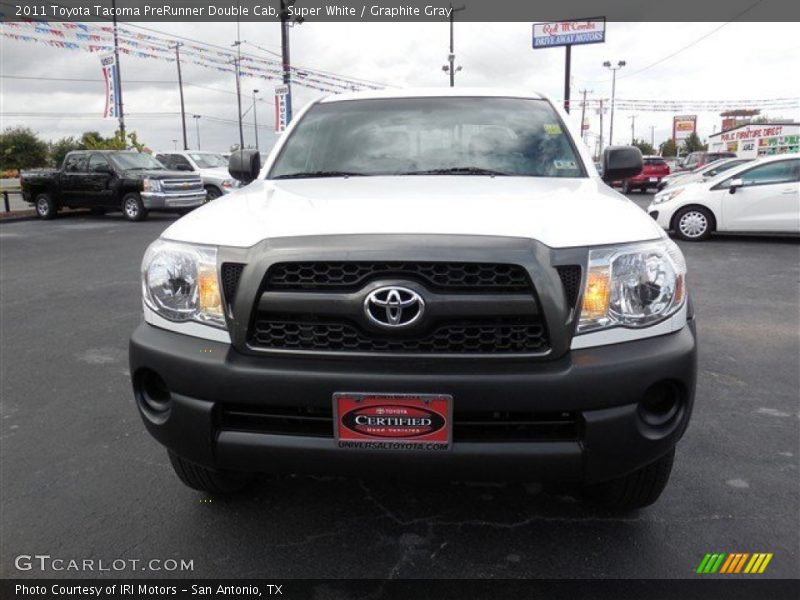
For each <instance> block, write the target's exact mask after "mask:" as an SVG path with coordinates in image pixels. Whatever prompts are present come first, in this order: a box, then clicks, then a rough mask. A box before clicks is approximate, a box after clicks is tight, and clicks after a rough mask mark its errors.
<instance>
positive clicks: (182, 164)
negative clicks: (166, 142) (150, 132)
mask: <svg viewBox="0 0 800 600" xmlns="http://www.w3.org/2000/svg"><path fill="white" fill-rule="evenodd" d="M156 158H157V159H158V160H159V161H160V162H161V163H162V164H163V165H164V166H165V167H167V168H168V169H172V170H175V171H190V172H192V173H195V174H197V175H199V176H200V178H201V179H202V180H203V187H204V188H205V189H206V192H207V193H208V199H209V200H213V199H214V198H219V197H220V196H222V195H223V194H227V193H228V192H231V191H233V190H235V189H236V188H238V187H239V182H238V181H236V180H235V179H234V178H233V177H231V176H230V173H228V159H227V158H225V157H224V156H223V155H222V154H220V153H217V152H205V151H201V150H185V151H178V150H176V151H172V152H159V153H158V154H157V155H156Z"/></svg>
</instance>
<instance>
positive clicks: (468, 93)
mask: <svg viewBox="0 0 800 600" xmlns="http://www.w3.org/2000/svg"><path fill="white" fill-rule="evenodd" d="M438 97H456V98H474V97H482V98H530V99H536V100H543V99H547V96H545V95H543V94H540V93H538V92H533V91H528V90H519V89H516V90H515V89H502V88H467V87H459V88H450V87H444V88H443V87H434V88H403V89H383V90H366V91H361V92H345V93H343V94H334V95H330V96H325V97H324V98H322V99H321V100H320V103H322V104H327V103H329V102H345V101H347V100H378V99H389V98H438Z"/></svg>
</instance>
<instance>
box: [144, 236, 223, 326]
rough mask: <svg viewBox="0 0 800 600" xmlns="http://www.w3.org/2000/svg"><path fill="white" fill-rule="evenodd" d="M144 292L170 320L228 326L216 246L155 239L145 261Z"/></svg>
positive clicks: (154, 307)
mask: <svg viewBox="0 0 800 600" xmlns="http://www.w3.org/2000/svg"><path fill="white" fill-rule="evenodd" d="M142 294H143V296H144V301H145V303H146V304H147V306H149V307H150V308H151V309H153V310H154V311H155V312H156V313H158V314H159V315H161V316H162V317H164V318H165V319H169V320H170V321H199V322H201V323H205V324H207V325H214V326H216V327H222V328H223V329H224V328H226V325H225V316H224V313H223V310H222V297H221V295H220V291H219V278H218V277H217V249H216V248H214V247H212V246H194V245H189V244H179V243H176V242H169V241H165V240H156V241H155V242H153V243H152V244H150V247H149V248H148V249H147V252H145V255H144V260H143V261H142Z"/></svg>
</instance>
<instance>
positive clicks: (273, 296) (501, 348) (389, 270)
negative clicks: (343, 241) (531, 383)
mask: <svg viewBox="0 0 800 600" xmlns="http://www.w3.org/2000/svg"><path fill="white" fill-rule="evenodd" d="M378 281H380V282H383V281H390V282H392V283H394V284H397V285H402V284H408V285H416V286H417V288H418V290H419V293H420V295H421V296H422V297H423V299H425V302H426V304H427V305H428V308H427V309H426V316H425V319H424V322H423V323H421V324H419V325H418V326H414V327H410V328H409V329H407V330H400V329H398V330H381V329H379V328H376V327H375V326H374V324H373V323H371V322H370V321H369V318H368V317H367V316H366V315H365V314H364V308H363V306H364V300H363V298H366V295H367V293H368V291H369V290H370V289H371V288H370V284H373V287H372V289H374V283H375V282H378ZM419 286H422V287H421V288H420V287H419ZM426 295H427V297H426ZM226 296H227V292H226ZM248 343H249V344H250V346H251V348H253V349H263V350H269V351H284V352H311V353H314V352H316V353H333V352H336V353H361V354H376V353H383V354H396V355H442V354H444V355H462V356H463V355H509V354H527V355H532V354H539V355H541V354H545V353H547V352H548V351H549V339H548V336H547V330H546V327H545V324H544V320H543V318H542V315H541V314H540V311H539V306H538V300H537V298H536V292H535V289H534V286H533V284H532V283H531V279H530V277H529V275H528V271H527V270H526V269H525V268H524V267H522V266H521V265H516V264H503V263H456V262H399V261H398V262H371V261H370V262H367V261H357V262H347V261H341V262H283V263H276V264H274V265H272V266H271V267H270V268H269V269H268V270H267V274H266V276H265V278H264V283H263V285H262V291H261V296H260V300H259V301H258V302H257V307H256V309H255V312H254V314H253V318H252V321H251V323H250V328H249V333H248Z"/></svg>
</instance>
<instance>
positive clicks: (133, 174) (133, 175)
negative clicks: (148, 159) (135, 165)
mask: <svg viewBox="0 0 800 600" xmlns="http://www.w3.org/2000/svg"><path fill="white" fill-rule="evenodd" d="M123 174H124V176H125V177H127V178H128V179H144V178H145V177H147V178H148V179H186V178H187V177H196V175H195V174H194V173H189V172H187V171H168V170H166V169H153V170H144V171H143V170H140V169H127V170H126V171H123Z"/></svg>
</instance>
